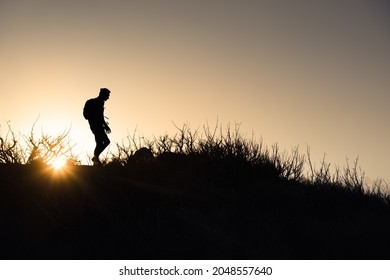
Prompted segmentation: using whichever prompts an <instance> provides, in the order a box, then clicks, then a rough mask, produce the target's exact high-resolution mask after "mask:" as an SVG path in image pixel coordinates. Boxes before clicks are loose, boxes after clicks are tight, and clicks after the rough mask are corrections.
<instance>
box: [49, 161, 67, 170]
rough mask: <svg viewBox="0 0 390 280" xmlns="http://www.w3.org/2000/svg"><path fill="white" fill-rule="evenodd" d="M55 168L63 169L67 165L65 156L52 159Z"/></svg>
mask: <svg viewBox="0 0 390 280" xmlns="http://www.w3.org/2000/svg"><path fill="white" fill-rule="evenodd" d="M50 165H51V166H52V167H53V168H54V169H55V170H59V169H62V168H64V166H65V165H66V160H65V159H63V158H56V159H54V160H53V161H52V163H51V164H50Z"/></svg>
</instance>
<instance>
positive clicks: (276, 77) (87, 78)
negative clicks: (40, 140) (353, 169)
mask: <svg viewBox="0 0 390 280" xmlns="http://www.w3.org/2000/svg"><path fill="white" fill-rule="evenodd" d="M0 50H1V52H0V59H1V60H0V61H1V63H0V73H1V75H0V85H1V96H2V101H1V102H0V118H1V123H2V127H1V130H2V131H4V130H5V127H4V126H5V124H6V122H7V121H8V120H9V121H11V125H12V127H13V128H14V129H15V130H17V131H20V132H22V133H25V132H26V131H27V132H28V131H29V129H30V128H31V126H32V124H33V123H34V121H35V120H36V119H37V118H38V116H39V121H38V124H37V128H38V130H40V129H41V128H42V129H43V130H45V131H48V132H50V133H57V132H60V131H63V130H64V129H66V128H69V127H70V126H71V127H72V128H71V137H72V140H73V141H74V142H76V143H77V149H80V150H83V151H84V152H83V155H82V157H83V156H84V155H85V153H86V151H88V152H91V150H92V149H93V145H94V140H93V137H92V134H91V133H90V131H89V127H88V124H87V122H86V121H85V120H84V119H83V117H82V107H83V105H84V102H85V100H86V99H88V98H91V97H95V96H97V94H98V91H99V88H100V87H107V88H109V89H110V90H111V91H112V94H111V98H110V100H109V101H108V102H107V103H106V115H107V116H108V117H109V118H110V120H109V122H110V125H111V128H112V130H113V133H112V134H111V136H110V138H111V140H112V141H113V142H114V143H115V142H121V141H122V140H123V139H125V138H126V136H127V135H128V134H132V133H133V131H134V129H135V128H137V129H138V131H139V132H140V133H141V134H143V135H145V137H151V136H153V135H155V136H159V135H161V134H164V133H165V132H167V133H169V134H173V133H174V132H175V128H174V126H173V124H172V121H173V122H175V123H176V124H177V125H179V126H181V125H182V124H184V123H186V122H187V123H189V124H190V126H191V128H192V129H197V128H202V125H204V124H205V123H206V122H208V123H210V124H211V126H213V125H214V124H215V122H216V120H217V117H218V119H219V122H220V123H222V124H223V125H226V124H227V123H229V122H230V123H234V122H239V123H241V128H242V132H243V133H244V134H245V133H247V134H248V136H249V137H250V136H251V133H252V131H253V133H254V134H255V136H257V137H260V136H262V137H263V139H264V142H265V143H266V144H267V145H272V144H274V143H275V142H278V143H279V145H280V147H281V148H282V149H286V150H290V148H291V147H294V146H297V145H300V147H301V150H302V152H305V150H306V145H309V146H310V147H311V152H312V160H313V161H317V160H320V159H321V158H322V156H323V154H324V153H326V154H327V160H328V161H329V162H331V163H333V164H338V165H340V166H343V165H344V164H345V161H346V157H348V158H349V159H350V160H351V161H353V160H354V159H355V158H356V157H357V156H359V162H360V165H361V167H362V169H363V170H364V171H365V172H366V174H367V176H369V177H371V178H373V179H374V178H376V177H383V178H385V179H386V180H387V181H388V182H390V180H389V179H390V164H389V160H390V147H389V143H390V130H389V121H390V110H389V104H390V92H389V89H390V4H389V2H388V1H386V0H383V1H380V0H366V1H362V0H354V1H344V0H326V1H325V0H324V1H316V0H300V1H293V0H285V1H278V0H276V1H275V0H272V1H271V0H269V1H262V0H257V1H255V0H237V1H229V0H224V1H218V0H207V1H204V0H196V1H186V0H167V1H147V0H142V1H141V0H139V1H132V0H93V1H92V0H67V1H54V0H51V1H49V0H41V1H39V0H1V2H0ZM85 150H86V151H85Z"/></svg>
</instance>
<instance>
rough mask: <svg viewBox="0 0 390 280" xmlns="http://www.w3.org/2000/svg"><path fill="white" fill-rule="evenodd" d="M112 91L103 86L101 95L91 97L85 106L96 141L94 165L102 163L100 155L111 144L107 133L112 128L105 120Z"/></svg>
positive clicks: (85, 114)
mask: <svg viewBox="0 0 390 280" xmlns="http://www.w3.org/2000/svg"><path fill="white" fill-rule="evenodd" d="M110 92H111V91H110V90H109V89H106V88H101V89H100V92H99V96H98V97H96V98H93V99H89V100H88V101H87V102H86V103H85V106H84V112H83V113H84V117H85V118H86V119H87V120H88V122H89V127H90V128H91V130H92V133H93V134H94V135H95V141H96V148H95V151H94V153H93V154H94V157H93V158H92V162H93V165H101V162H100V160H99V155H100V154H101V153H102V152H103V151H104V149H105V148H107V146H108V145H109V144H110V139H108V136H107V134H109V133H111V129H110V127H109V126H108V124H107V123H106V121H105V120H104V103H105V102H106V101H107V100H108V99H109V98H110Z"/></svg>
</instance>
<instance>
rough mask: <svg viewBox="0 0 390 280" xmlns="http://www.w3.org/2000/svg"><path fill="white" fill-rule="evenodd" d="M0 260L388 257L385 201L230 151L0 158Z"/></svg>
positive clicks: (389, 218) (388, 224) (388, 222)
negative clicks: (58, 160)
mask: <svg viewBox="0 0 390 280" xmlns="http://www.w3.org/2000/svg"><path fill="white" fill-rule="evenodd" d="M0 186H1V187H0V225H1V231H0V242H1V250H0V255H1V258H2V259H388V258H389V253H388V252H389V249H390V246H389V245H388V237H389V236H390V208H389V204H388V202H389V199H388V197H384V196H382V195H379V194H367V193H364V192H363V191H362V190H361V189H360V188H348V187H345V186H340V185H337V184H334V183H331V182H329V183H321V184H314V183H313V182H311V183H309V182H306V183H305V181H304V180H294V179H286V178H283V177H281V176H279V175H278V173H277V172H276V171H275V169H274V167H272V168H271V167H269V166H268V167H267V166H266V165H261V166H260V165H253V164H250V163H249V162H248V161H243V160H242V159H240V158H238V157H225V158H219V159H217V158H215V157H214V158H213V157H206V156H202V155H199V154H191V153H189V154H186V155H184V154H173V153H165V157H163V156H160V157H158V158H153V159H152V160H147V161H146V160H144V161H139V160H138V161H127V164H126V165H119V164H114V163H112V164H108V165H106V166H102V167H91V166H81V165H74V166H73V165H70V166H67V167H66V168H64V169H63V170H59V171H55V170H53V169H52V168H50V167H48V166H45V165H39V164H0Z"/></svg>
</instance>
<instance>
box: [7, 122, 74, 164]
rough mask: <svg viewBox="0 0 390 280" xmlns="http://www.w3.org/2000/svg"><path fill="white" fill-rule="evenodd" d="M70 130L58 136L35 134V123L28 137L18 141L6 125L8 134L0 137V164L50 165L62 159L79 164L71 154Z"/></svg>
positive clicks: (23, 136)
mask: <svg viewBox="0 0 390 280" xmlns="http://www.w3.org/2000/svg"><path fill="white" fill-rule="evenodd" d="M69 132H70V129H69V130H67V131H64V132H63V133H61V134H60V135H57V136H52V135H49V134H47V133H43V132H42V133H41V135H40V136H39V137H38V136H36V134H35V123H34V125H33V127H32V129H31V131H30V134H29V135H28V136H25V135H22V136H21V138H22V139H23V142H21V141H19V140H18V138H17V137H16V135H15V133H14V132H13V130H12V129H11V127H10V125H9V123H8V132H7V134H6V136H5V137H0V163H19V164H30V163H33V162H38V161H39V162H43V163H46V164H47V163H50V162H51V161H53V160H54V159H57V158H60V157H62V158H64V159H65V160H66V161H67V163H68V164H79V163H80V161H79V160H78V156H77V155H75V154H74V153H73V145H72V144H71V140H70V138H69Z"/></svg>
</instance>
